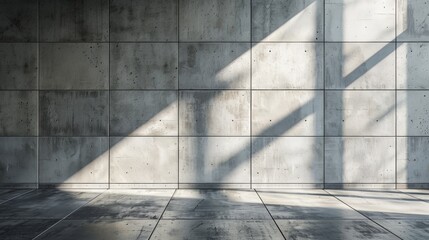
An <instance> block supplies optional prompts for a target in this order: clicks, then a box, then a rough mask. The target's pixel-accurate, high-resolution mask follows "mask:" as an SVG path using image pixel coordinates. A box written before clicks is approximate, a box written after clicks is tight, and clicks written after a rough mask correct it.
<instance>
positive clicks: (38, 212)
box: [0, 189, 100, 219]
mask: <svg viewBox="0 0 429 240" xmlns="http://www.w3.org/2000/svg"><path fill="white" fill-rule="evenodd" d="M99 193H100V190H77V189H76V190H67V191H66V190H56V189H44V190H36V191H33V192H31V193H28V194H25V195H23V196H20V197H18V198H16V199H14V201H8V202H6V203H4V204H1V205H0V219H61V218H63V217H65V216H67V214H70V213H71V212H73V211H74V210H76V209H78V208H79V207H81V206H83V205H84V204H85V203H87V202H89V201H90V200H91V199H93V198H94V197H96V196H97V195H98V194H99Z"/></svg>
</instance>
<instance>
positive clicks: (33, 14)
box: [0, 0, 38, 42]
mask: <svg viewBox="0 0 429 240" xmlns="http://www.w3.org/2000/svg"><path fill="white" fill-rule="evenodd" d="M37 4H38V2H37V1H33V0H4V1H1V3H0V42H34V41H37Z"/></svg>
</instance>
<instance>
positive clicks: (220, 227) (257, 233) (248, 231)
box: [151, 220, 283, 240]
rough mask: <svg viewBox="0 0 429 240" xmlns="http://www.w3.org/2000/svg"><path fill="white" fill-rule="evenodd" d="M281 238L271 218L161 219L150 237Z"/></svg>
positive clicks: (243, 239)
mask: <svg viewBox="0 0 429 240" xmlns="http://www.w3.org/2000/svg"><path fill="white" fill-rule="evenodd" d="M207 238H210V239H242V240H245V239H283V237H282V235H281V233H280V232H279V231H278V229H277V227H276V225H275V224H274V222H273V221H271V220H253V221H252V220H230V221H224V220H170V221H168V220H161V221H160V222H159V224H158V226H157V227H156V230H155V231H154V233H153V235H152V238H151V239H195V240H197V239H207Z"/></svg>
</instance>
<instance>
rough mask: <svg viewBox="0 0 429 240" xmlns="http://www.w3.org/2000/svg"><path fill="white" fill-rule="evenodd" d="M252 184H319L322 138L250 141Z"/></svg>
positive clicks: (321, 163) (321, 171)
mask: <svg viewBox="0 0 429 240" xmlns="http://www.w3.org/2000/svg"><path fill="white" fill-rule="evenodd" d="M252 151H253V154H252V182H253V183H267V184H268V183H269V184H271V183H304V184H306V183H323V138H321V137H257V138H253V140H252Z"/></svg>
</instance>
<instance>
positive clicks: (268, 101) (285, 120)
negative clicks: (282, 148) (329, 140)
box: [252, 91, 323, 136]
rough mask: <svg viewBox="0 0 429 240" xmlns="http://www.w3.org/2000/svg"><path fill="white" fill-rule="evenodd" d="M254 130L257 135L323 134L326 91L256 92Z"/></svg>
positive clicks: (253, 109)
mask: <svg viewBox="0 0 429 240" xmlns="http://www.w3.org/2000/svg"><path fill="white" fill-rule="evenodd" d="M284 106H293V107H284ZM252 133H253V135H254V136H322V135H323V92H322V91H257V92H253V94H252Z"/></svg>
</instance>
